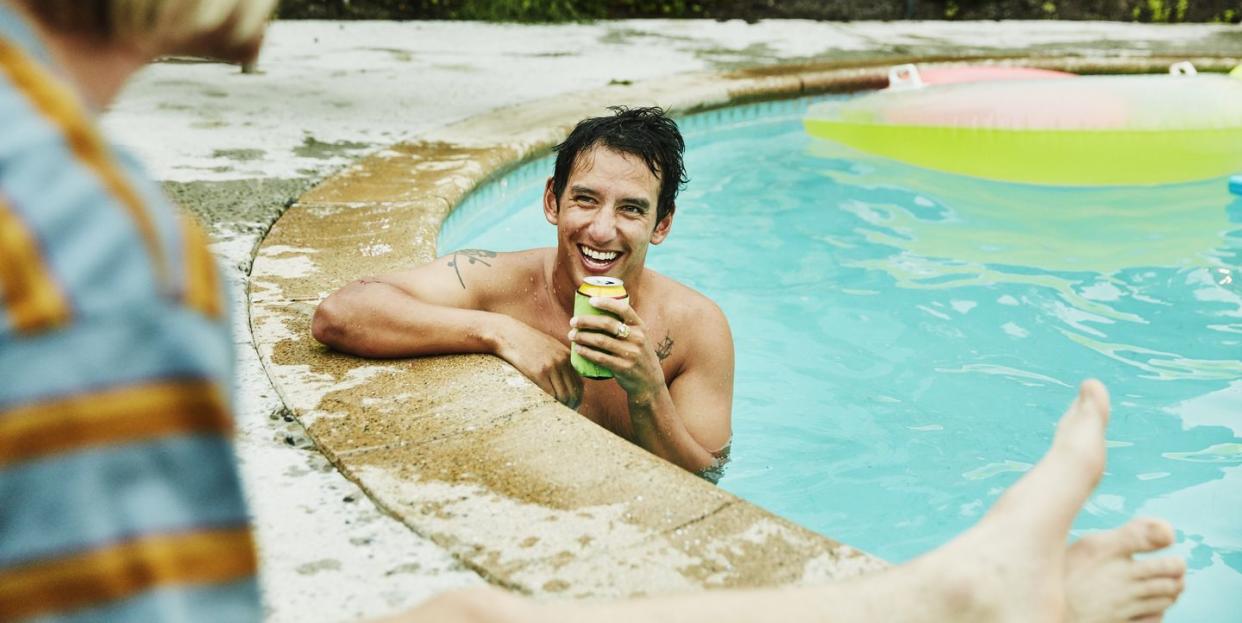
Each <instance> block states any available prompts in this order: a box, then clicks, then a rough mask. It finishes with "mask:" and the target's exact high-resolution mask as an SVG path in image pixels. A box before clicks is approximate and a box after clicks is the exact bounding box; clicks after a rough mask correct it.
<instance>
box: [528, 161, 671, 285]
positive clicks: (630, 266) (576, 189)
mask: <svg viewBox="0 0 1242 623" xmlns="http://www.w3.org/2000/svg"><path fill="white" fill-rule="evenodd" d="M659 195H660V178H659V177H658V176H656V175H655V174H654V173H652V172H651V169H649V168H647V165H646V163H644V162H643V160H642V158H640V157H637V156H634V155H631V154H627V153H623V152H619V151H616V150H614V149H611V148H609V147H604V146H596V147H592V148H589V149H587V150H585V151H583V152H582V153H581V154H580V155H579V156H578V159H577V161H576V162H574V166H573V169H572V171H571V172H570V174H569V180H568V183H567V184H566V185H565V191H564V192H563V193H562V194H561V197H559V201H558V198H557V197H556V196H555V195H554V194H553V190H552V180H548V185H547V188H546V190H545V191H544V202H543V209H544V215H545V216H546V217H547V219H548V222H549V223H552V224H553V225H556V231H557V258H556V259H557V262H558V263H559V264H560V265H561V266H562V267H564V268H566V269H568V271H569V274H570V276H571V277H572V278H573V280H574V283H582V280H583V278H585V277H588V276H591V275H608V276H611V277H620V278H621V279H623V280H626V281H631V280H633V279H634V278H636V277H637V276H638V275H640V274H641V273H642V270H643V263H644V262H645V261H646V259H647V248H648V245H651V244H660V243H661V242H663V241H664V238H665V237H667V236H668V230H669V227H670V226H671V225H672V221H673V216H672V213H671V211H670V213H669V214H668V215H667V216H666V217H665V218H664V219H663V220H661V221H660V222H659V223H657V222H656V203H657V200H658V198H659Z"/></svg>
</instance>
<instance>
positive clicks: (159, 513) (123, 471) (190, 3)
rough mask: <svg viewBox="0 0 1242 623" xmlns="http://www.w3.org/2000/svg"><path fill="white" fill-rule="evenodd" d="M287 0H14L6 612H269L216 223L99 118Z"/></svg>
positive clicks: (7, 232) (0, 248) (7, 243)
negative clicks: (183, 202) (165, 191)
mask: <svg viewBox="0 0 1242 623" xmlns="http://www.w3.org/2000/svg"><path fill="white" fill-rule="evenodd" d="M274 4H275V0H262V1H254V2H249V1H243V0H216V1H211V0H166V1H157V0H115V1H107V0H20V1H19V0H3V1H0V620H5V621H10V620H18V621H21V620H38V621H69V620H73V621H78V620H110V621H135V620H138V621H245V620H258V619H259V618H260V617H261V611H260V606H259V592H258V585H257V582H256V580H255V566H256V557H255V550H254V544H253V542H252V539H251V534H250V529H249V526H248V513H247V510H246V506H245V503H244V501H243V498H242V494H241V489H240V486H239V481H238V477H237V470H236V467H235V463H236V461H235V457H234V454H233V449H232V444H231V432H232V419H231V417H232V416H231V412H232V409H231V400H232V397H231V396H230V392H231V391H232V389H231V385H232V383H231V379H232V369H233V360H234V358H233V350H232V336H231V334H230V325H229V322H228V318H227V315H228V309H227V303H226V300H227V299H226V297H225V291H224V289H223V287H222V286H223V283H222V280H221V279H220V277H219V275H218V273H217V272H216V267H215V264H214V260H213V258H212V256H211V254H210V252H209V251H208V249H207V244H206V237H205V236H204V234H203V232H202V231H201V230H200V229H199V227H198V226H197V225H196V224H195V223H194V221H193V220H192V219H191V218H189V217H188V216H187V215H185V214H183V213H180V212H178V211H177V210H174V209H173V208H172V207H171V206H170V205H169V203H168V201H167V200H166V199H165V198H164V196H163V195H162V193H161V190H160V189H159V187H158V186H157V185H156V184H154V183H153V182H152V181H151V180H150V178H149V176H148V175H146V174H145V172H144V171H143V170H142V169H141V167H140V166H139V165H138V163H137V161H136V160H135V159H134V158H132V157H131V156H130V155H129V154H127V153H126V152H124V151H123V150H121V149H118V148H116V147H115V146H113V145H112V144H110V143H109V142H108V141H107V140H106V139H105V137H104V136H103V135H102V134H101V132H100V130H99V126H98V124H97V121H96V118H97V116H98V115H99V113H100V112H101V111H103V110H104V109H106V108H107V106H108V105H109V103H110V102H111V101H112V99H113V98H114V97H115V96H116V94H117V92H118V91H119V90H120V88H121V86H122V85H123V84H124V82H125V80H126V79H127V78H128V77H129V76H130V75H132V74H133V73H134V72H135V71H137V70H138V69H140V68H141V67H143V66H144V65H145V64H146V63H148V62H149V61H151V60H153V59H154V58H155V57H157V56H160V55H166V54H187V55H196V56H209V57H215V58H219V59H223V60H228V61H234V62H247V61H249V60H251V59H253V58H254V57H255V55H256V54H257V53H258V49H259V45H260V43H261V41H262V36H263V32H264V27H265V25H266V23H267V20H268V17H269V15H270V13H271V12H272V9H273V5H274Z"/></svg>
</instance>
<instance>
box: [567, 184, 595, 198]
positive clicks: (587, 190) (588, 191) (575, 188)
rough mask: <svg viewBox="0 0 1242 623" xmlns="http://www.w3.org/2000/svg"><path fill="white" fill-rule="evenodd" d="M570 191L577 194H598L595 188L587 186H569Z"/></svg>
mask: <svg viewBox="0 0 1242 623" xmlns="http://www.w3.org/2000/svg"><path fill="white" fill-rule="evenodd" d="M569 192H570V193H572V194H575V195H598V194H599V193H597V192H595V189H593V188H588V187H586V186H578V185H576V184H575V185H573V186H570V187H569Z"/></svg>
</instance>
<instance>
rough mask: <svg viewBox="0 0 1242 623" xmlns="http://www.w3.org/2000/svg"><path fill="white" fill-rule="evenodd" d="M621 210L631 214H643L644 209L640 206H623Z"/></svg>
mask: <svg viewBox="0 0 1242 623" xmlns="http://www.w3.org/2000/svg"><path fill="white" fill-rule="evenodd" d="M621 211H622V212H628V213H630V214H642V213H643V212H644V210H643V209H642V208H640V207H638V206H621Z"/></svg>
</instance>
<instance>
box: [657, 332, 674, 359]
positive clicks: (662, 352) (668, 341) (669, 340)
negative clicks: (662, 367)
mask: <svg viewBox="0 0 1242 623" xmlns="http://www.w3.org/2000/svg"><path fill="white" fill-rule="evenodd" d="M672 353H673V336H671V335H668V334H666V335H665V336H664V341H663V342H660V345H659V346H656V357H659V358H660V361H664V360H665V359H668V356H669V355H670V354H672Z"/></svg>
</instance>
